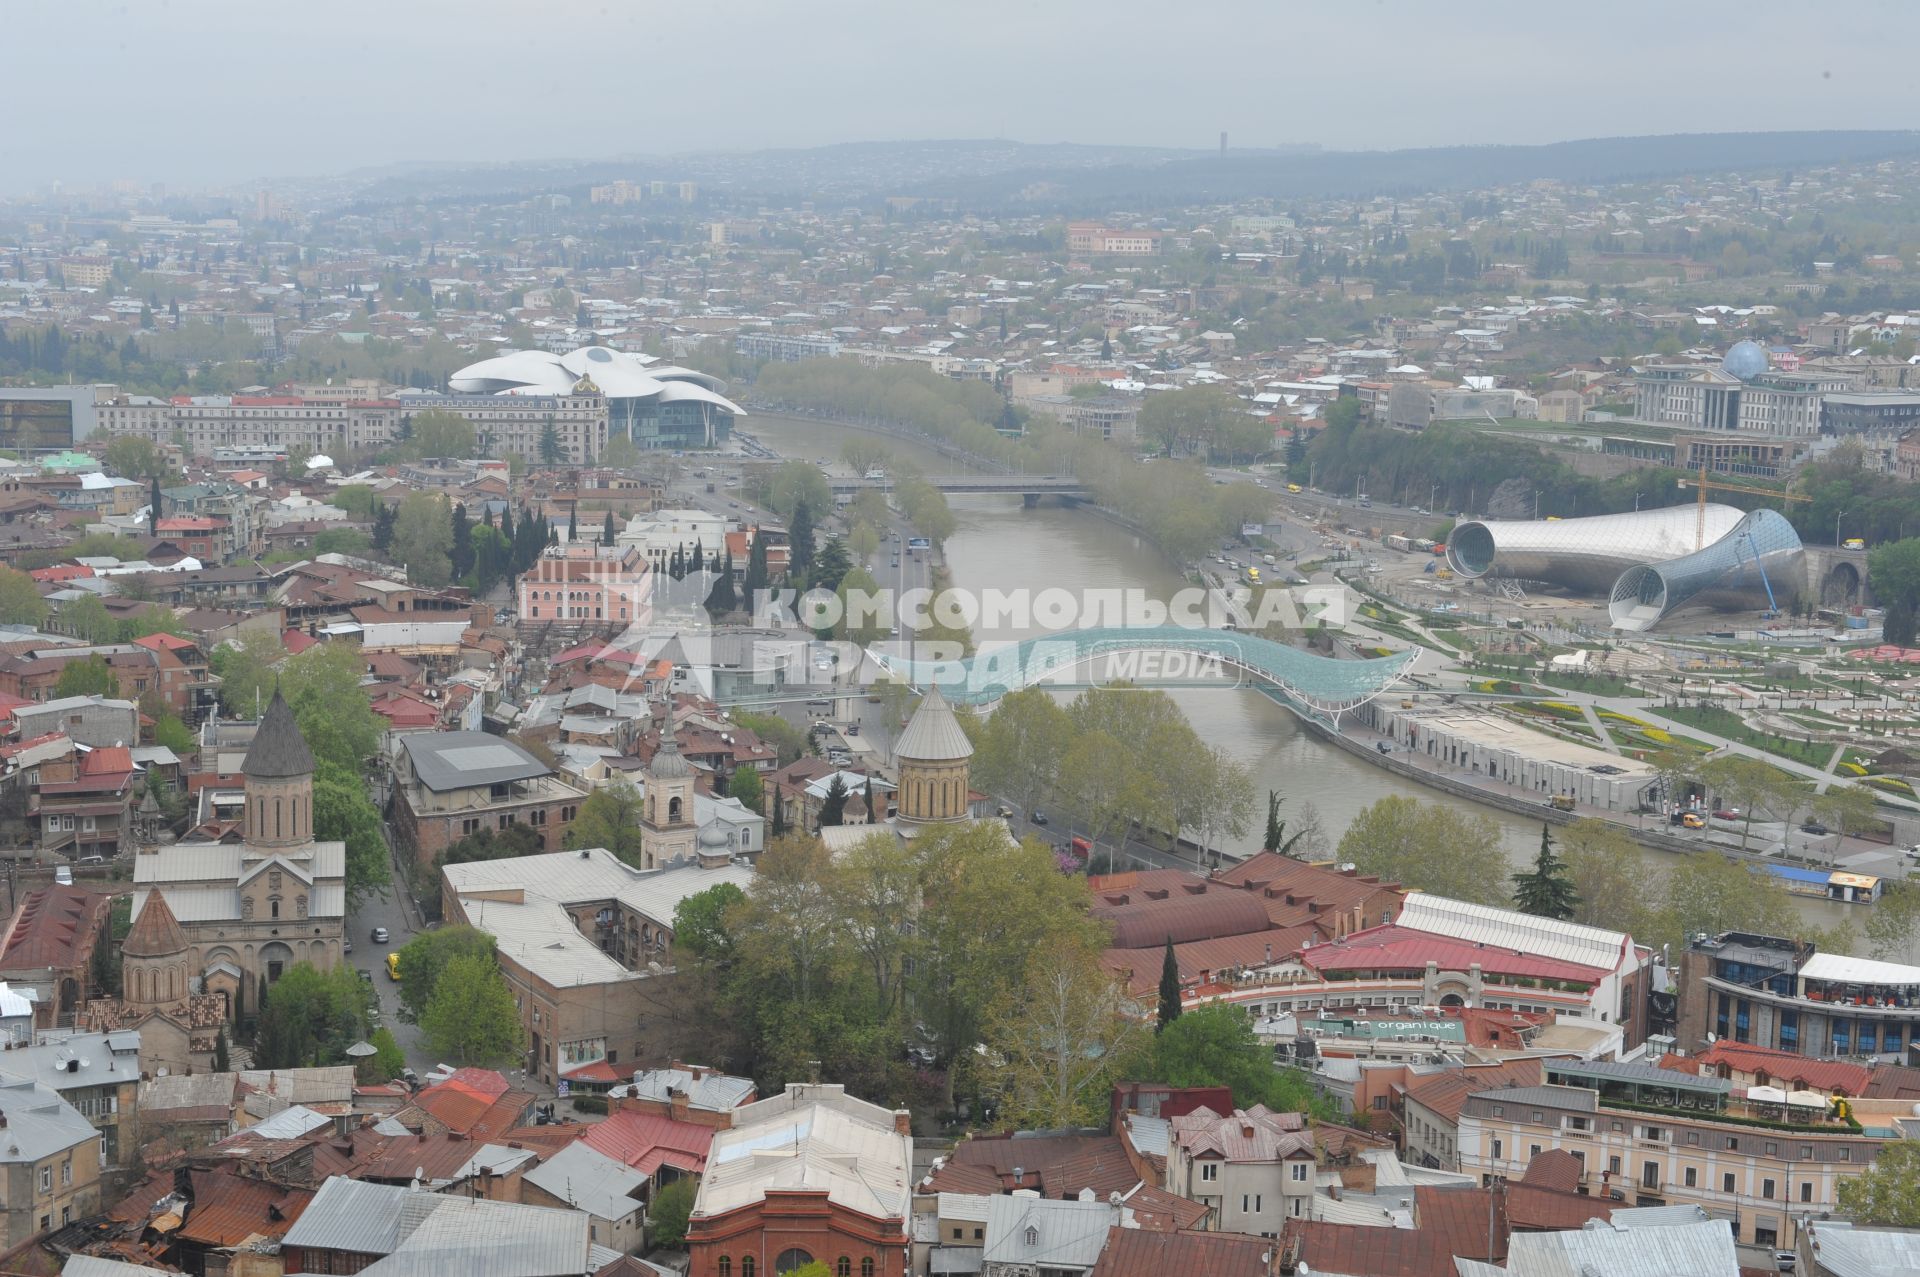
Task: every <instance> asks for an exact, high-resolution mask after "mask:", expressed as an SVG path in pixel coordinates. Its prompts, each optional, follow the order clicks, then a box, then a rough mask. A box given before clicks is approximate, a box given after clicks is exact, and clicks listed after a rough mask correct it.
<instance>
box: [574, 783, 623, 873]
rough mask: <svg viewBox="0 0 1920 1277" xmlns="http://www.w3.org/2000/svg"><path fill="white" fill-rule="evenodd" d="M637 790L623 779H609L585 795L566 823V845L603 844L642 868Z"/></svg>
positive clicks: (599, 845) (590, 845)
mask: <svg viewBox="0 0 1920 1277" xmlns="http://www.w3.org/2000/svg"><path fill="white" fill-rule="evenodd" d="M640 811H641V798H640V791H639V790H637V789H635V788H634V787H633V786H632V785H629V784H628V783H627V782H626V781H623V780H616V781H610V782H608V783H607V784H605V785H602V786H600V788H598V789H596V790H594V791H593V792H592V793H591V794H589V795H587V801H586V802H584V803H581V804H580V811H579V813H578V814H577V815H575V816H574V819H573V823H572V824H571V825H569V826H567V837H566V842H567V846H568V847H569V848H578V847H605V848H606V849H607V850H608V851H610V852H612V853H613V854H614V855H615V856H617V857H619V858H620V859H621V860H622V861H624V862H625V863H627V864H629V865H632V866H633V867H634V868H636V869H638V868H641V867H642V866H641V859H640V858H641V845H640V844H641V838H640Z"/></svg>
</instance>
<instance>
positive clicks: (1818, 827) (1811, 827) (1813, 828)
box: [1800, 820, 1833, 835]
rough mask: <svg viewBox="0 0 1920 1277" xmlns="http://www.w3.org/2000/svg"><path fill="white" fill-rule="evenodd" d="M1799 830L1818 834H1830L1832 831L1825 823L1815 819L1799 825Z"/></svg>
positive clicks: (1804, 832)
mask: <svg viewBox="0 0 1920 1277" xmlns="http://www.w3.org/2000/svg"><path fill="white" fill-rule="evenodd" d="M1800 832H1801V833H1803V834H1815V835H1819V834H1830V833H1832V832H1833V831H1832V830H1831V829H1828V828H1827V827H1826V826H1825V825H1823V824H1821V823H1820V822H1819V821H1817V820H1809V821H1808V822H1807V823H1806V824H1804V825H1802V826H1800Z"/></svg>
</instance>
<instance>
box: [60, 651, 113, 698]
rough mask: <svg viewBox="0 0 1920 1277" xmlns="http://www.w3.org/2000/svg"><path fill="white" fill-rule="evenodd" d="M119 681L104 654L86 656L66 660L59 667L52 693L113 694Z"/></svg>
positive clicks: (73, 694)
mask: <svg viewBox="0 0 1920 1277" xmlns="http://www.w3.org/2000/svg"><path fill="white" fill-rule="evenodd" d="M119 688H120V682H119V680H118V679H116V678H114V676H113V669H112V667H111V666H109V665H108V664H107V658H106V657H104V656H98V655H96V656H86V657H82V658H81V659H80V660H77V661H68V662H67V663H66V664H65V665H63V666H61V667H60V678H59V680H58V681H57V682H55V683H54V685H53V694H54V695H55V696H57V697H64V696H113V695H116V694H118V692H119Z"/></svg>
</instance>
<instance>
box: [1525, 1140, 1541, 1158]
mask: <svg viewBox="0 0 1920 1277" xmlns="http://www.w3.org/2000/svg"><path fill="white" fill-rule="evenodd" d="M1538 1156H1540V1146H1539V1145H1538V1144H1529V1145H1527V1158H1528V1160H1532V1159H1533V1158H1536V1157H1538Z"/></svg>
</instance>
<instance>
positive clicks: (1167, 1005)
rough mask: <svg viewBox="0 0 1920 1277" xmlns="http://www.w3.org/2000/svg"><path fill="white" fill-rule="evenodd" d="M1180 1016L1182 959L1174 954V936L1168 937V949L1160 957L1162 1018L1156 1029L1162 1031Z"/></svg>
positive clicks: (1156, 1023)
mask: <svg viewBox="0 0 1920 1277" xmlns="http://www.w3.org/2000/svg"><path fill="white" fill-rule="evenodd" d="M1179 1018H1180V961H1179V959H1177V958H1175V957H1174V956H1173V937H1172V936H1171V935H1169V936H1168V937H1167V951H1166V953H1165V954H1164V955H1163V956H1162V957H1161V959H1160V1018H1159V1020H1158V1021H1156V1022H1155V1025H1154V1031H1155V1032H1156V1033H1158V1032H1162V1031H1164V1030H1165V1029H1166V1027H1167V1026H1168V1025H1169V1024H1172V1023H1173V1022H1174V1021H1175V1020H1178V1019H1179Z"/></svg>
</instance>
